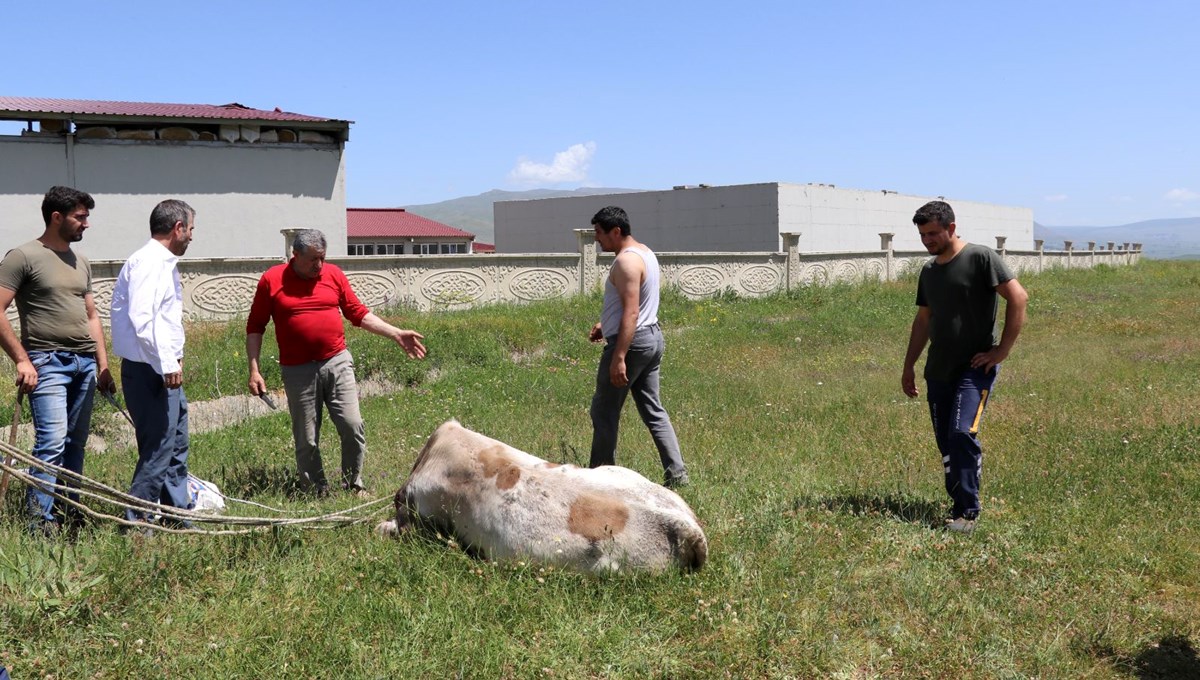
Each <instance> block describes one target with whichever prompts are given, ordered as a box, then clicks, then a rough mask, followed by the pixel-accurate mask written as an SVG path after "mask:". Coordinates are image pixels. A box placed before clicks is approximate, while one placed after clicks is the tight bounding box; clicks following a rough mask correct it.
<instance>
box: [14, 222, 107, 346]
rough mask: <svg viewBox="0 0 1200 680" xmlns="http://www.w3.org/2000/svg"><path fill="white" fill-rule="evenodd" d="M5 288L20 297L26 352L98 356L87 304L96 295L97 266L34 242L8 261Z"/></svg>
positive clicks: (22, 331)
mask: <svg viewBox="0 0 1200 680" xmlns="http://www.w3.org/2000/svg"><path fill="white" fill-rule="evenodd" d="M0 286H3V287H5V288H7V289H9V290H11V291H14V292H16V296H15V298H14V299H15V300H16V303H17V314H18V315H19V316H20V317H21V344H22V345H24V346H25V350H26V351H53V350H65V351H68V352H95V351H96V341H95V340H93V339H92V334H91V332H90V331H89V329H88V318H87V306H86V305H85V304H84V300H83V297H84V295H87V294H88V293H91V292H92V265H91V263H90V262H88V259H87V258H86V257H84V256H83V255H80V254H79V253H77V252H75V251H74V250H71V249H68V250H67V251H66V252H62V253H60V252H58V251H56V250H53V249H51V248H47V247H46V246H45V245H43V244H42V242H41V241H37V240H34V241H30V242H29V243H26V244H25V245H22V246H19V247H17V248H13V249H12V250H10V251H8V254H7V255H5V256H4V260H3V261H2V262H0Z"/></svg>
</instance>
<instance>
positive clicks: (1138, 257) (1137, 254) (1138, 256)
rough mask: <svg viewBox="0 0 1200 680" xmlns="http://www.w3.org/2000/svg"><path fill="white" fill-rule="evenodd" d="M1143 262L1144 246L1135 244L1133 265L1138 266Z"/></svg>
mask: <svg viewBox="0 0 1200 680" xmlns="http://www.w3.org/2000/svg"><path fill="white" fill-rule="evenodd" d="M1141 261H1142V244H1140V243H1135V244H1133V264H1137V263H1138V262H1141Z"/></svg>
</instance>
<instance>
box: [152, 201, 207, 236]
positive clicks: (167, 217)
mask: <svg viewBox="0 0 1200 680" xmlns="http://www.w3.org/2000/svg"><path fill="white" fill-rule="evenodd" d="M195 216H196V211H195V210H193V209H192V206H190V205H188V204H187V203H184V202H183V201H180V200H178V199H175V198H168V199H167V200H165V201H162V202H160V203H159V204H158V205H156V206H154V210H151V211H150V234H151V235H152V236H162V235H163V234H169V233H171V230H172V229H174V228H175V223H176V222H183V223H184V225H187V223H188V222H190V221H191V220H192V219H193V218H194V217H195Z"/></svg>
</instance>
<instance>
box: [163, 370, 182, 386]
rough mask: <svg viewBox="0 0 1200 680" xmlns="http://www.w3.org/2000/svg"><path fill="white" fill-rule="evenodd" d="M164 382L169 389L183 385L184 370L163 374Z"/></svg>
mask: <svg viewBox="0 0 1200 680" xmlns="http://www.w3.org/2000/svg"><path fill="white" fill-rule="evenodd" d="M163 384H164V385H166V386H167V389H169V390H173V389H175V388H176V387H179V386H180V385H182V384H183V370H182V369H181V370H178V371H175V372H174V373H168V374H166V375H164V376H163Z"/></svg>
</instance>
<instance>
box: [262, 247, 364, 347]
mask: <svg viewBox="0 0 1200 680" xmlns="http://www.w3.org/2000/svg"><path fill="white" fill-rule="evenodd" d="M370 311H371V310H369V309H367V307H366V305H364V304H363V303H362V302H360V301H359V299H358V296H357V295H355V294H354V290H353V289H352V288H350V281H349V280H348V279H347V278H346V275H345V274H344V273H342V270H341V269H339V268H338V267H336V266H334V265H332V264H329V263H326V264H325V265H324V266H322V267H321V274H320V275H319V276H318V277H317V278H315V279H304V278H301V277H299V276H297V275H296V272H295V271H294V270H293V269H292V263H291V262H290V261H289V262H288V263H287V264H280V265H275V266H274V267H271V268H270V269H268V270H267V271H266V273H265V274H263V275H262V278H260V279H259V280H258V288H257V290H255V291H254V302H253V304H251V306H250V318H248V319H246V333H247V334H252V333H258V334H261V333H264V332H266V330H267V323H268V322H269V321H271V320H274V321H275V339H276V340H277V341H278V343H279V363H280V364H282V365H284V366H296V365H298V364H303V363H307V362H309V361H321V360H323V359H328V358H329V357H331V356H333V355H335V354H337V353H338V352H340V351H342V350H344V349H346V331H345V329H344V328H343V326H342V315H345V317H346V318H347V319H349V320H350V323H352V324H354V325H355V326H359V325H362V320H363V317H365V316H366V315H367V314H369V313H370Z"/></svg>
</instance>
